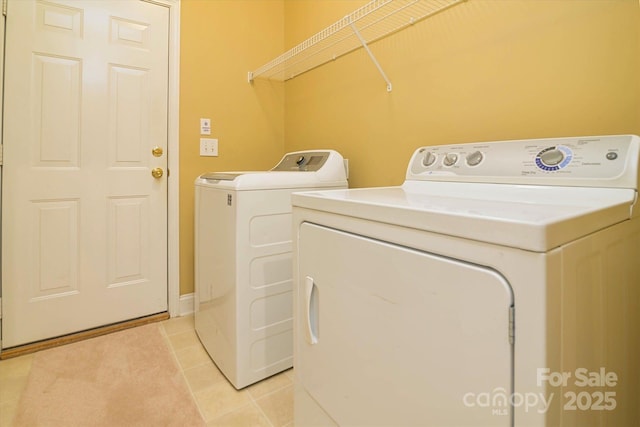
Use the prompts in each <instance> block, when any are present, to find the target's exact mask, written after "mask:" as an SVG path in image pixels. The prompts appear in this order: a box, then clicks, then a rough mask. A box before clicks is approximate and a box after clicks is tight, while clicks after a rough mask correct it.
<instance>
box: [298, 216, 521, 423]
mask: <svg viewBox="0 0 640 427" xmlns="http://www.w3.org/2000/svg"><path fill="white" fill-rule="evenodd" d="M298 255H299V276H298V278H297V294H296V304H297V316H296V322H297V324H296V328H297V332H296V344H295V345H296V354H295V368H296V376H297V377H298V378H300V381H301V383H302V386H303V387H304V388H305V389H306V391H307V392H308V393H309V395H310V396H311V397H312V398H313V399H314V400H315V401H316V402H318V404H319V405H320V406H321V407H322V408H323V410H324V411H326V412H327V413H328V414H329V416H331V417H332V418H333V420H335V422H336V423H337V424H338V425H345V426H346V425H362V426H364V425H367V426H374V425H380V426H383V425H387V426H388V425H403V426H419V425H434V426H435V425H437V426H443V427H444V426H456V427H459V426H483V425H491V426H509V425H512V424H511V416H510V412H511V411H510V408H509V406H508V405H507V404H506V399H508V396H509V395H510V393H511V391H512V364H513V359H512V351H513V346H512V344H511V343H510V339H509V308H510V306H511V305H512V292H511V288H510V286H509V285H508V283H507V282H506V281H505V280H504V278H503V277H502V276H500V275H499V274H497V273H496V272H494V271H492V270H490V269H488V268H483V267H479V266H475V265H472V264H467V263H464V262H460V261H456V260H452V259H447V258H443V257H439V256H436V255H433V254H429V253H425V252H420V251H417V250H412V249H408V248H405V247H401V246H397V245H392V244H387V243H384V242H380V241H376V240H372V239H368V238H366V237H362V236H357V235H353V234H350V233H345V232H341V231H336V230H333V229H329V228H324V227H321V226H316V225H312V224H307V223H305V224H303V225H302V226H301V228H300V233H299V252H298ZM483 396H484V398H486V397H487V396H491V399H497V400H493V401H494V402H498V403H496V404H494V405H491V404H490V405H488V406H487V405H483V403H484V400H486V399H483ZM500 396H504V399H500ZM479 398H481V400H478V399H479ZM500 403H503V404H502V405H501V404H500ZM296 422H300V423H301V424H304V423H305V420H304V419H302V418H299V414H298V413H297V414H296Z"/></svg>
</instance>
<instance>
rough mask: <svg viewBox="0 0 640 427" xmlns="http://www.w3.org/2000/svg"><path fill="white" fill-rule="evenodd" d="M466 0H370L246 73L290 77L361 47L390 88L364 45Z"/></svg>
mask: <svg viewBox="0 0 640 427" xmlns="http://www.w3.org/2000/svg"><path fill="white" fill-rule="evenodd" d="M464 1H466V0H372V1H370V2H369V3H367V4H365V5H364V6H362V7H360V8H358V9H356V10H355V11H354V12H352V13H350V14H348V15H346V16H345V17H344V18H342V19H340V20H339V21H337V22H335V23H334V24H332V25H330V26H328V27H327V28H325V29H324V30H322V31H320V32H318V33H316V34H315V35H313V36H312V37H310V38H308V39H307V40H305V41H303V42H302V43H300V44H298V45H297V46H295V47H293V48H292V49H290V50H288V51H286V52H285V53H283V54H282V55H280V56H278V57H277V58H275V59H273V60H271V61H269V62H268V63H266V64H264V65H263V66H261V67H259V68H257V69H256V70H255V71H250V72H249V73H248V81H249V82H250V83H251V82H253V80H254V79H256V78H267V79H273V80H278V81H285V80H289V79H292V78H294V77H296V76H299V75H300V74H303V73H305V72H307V71H310V70H312V69H314V68H316V67H319V66H320V65H322V64H325V63H327V62H329V61H333V60H335V59H337V58H339V57H341V56H343V55H346V54H347V53H349V52H352V51H354V50H356V49H358V48H360V47H363V48H364V49H365V50H366V51H367V53H368V54H369V56H370V57H371V59H372V60H373V62H374V64H375V66H376V68H377V69H378V71H379V72H380V74H381V75H382V77H383V78H384V80H385V82H386V83H387V90H388V91H391V87H392V86H391V82H390V81H389V79H388V78H387V76H386V74H385V73H384V71H383V69H382V67H381V66H380V64H379V63H378V61H377V60H376V59H375V56H374V55H373V53H372V52H371V50H370V49H369V47H368V45H369V44H371V43H373V42H375V41H376V40H380V39H381V38H383V37H386V36H388V35H390V34H393V33H395V32H397V31H400V30H401V29H403V28H405V27H407V26H409V25H413V24H415V23H417V22H419V21H421V20H423V19H425V18H427V17H429V16H433V15H435V14H436V13H439V12H442V11H444V10H446V9H448V8H450V7H452V6H455V5H456V4H458V3H462V2H464Z"/></svg>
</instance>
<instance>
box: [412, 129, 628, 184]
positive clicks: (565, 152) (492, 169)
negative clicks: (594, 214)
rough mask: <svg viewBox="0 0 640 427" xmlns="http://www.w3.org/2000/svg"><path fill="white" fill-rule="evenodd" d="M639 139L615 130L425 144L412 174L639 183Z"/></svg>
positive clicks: (457, 178)
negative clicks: (601, 133)
mask: <svg viewBox="0 0 640 427" xmlns="http://www.w3.org/2000/svg"><path fill="white" fill-rule="evenodd" d="M639 141H640V138H638V136H635V135H611V136H594V137H576V138H548V139H530V140H512V141H496V142H484V143H469V144H455V145H436V146H428V147H421V148H419V149H417V150H416V151H415V152H414V154H413V157H412V158H411V162H410V163H409V167H408V170H407V179H410V180H447V181H484V182H505V183H520V182H525V183H528V181H533V182H531V183H539V182H544V183H545V184H551V185H582V186H587V185H589V186H590V185H591V184H593V182H591V183H587V181H586V180H592V181H593V180H603V181H611V180H617V179H623V180H624V181H625V182H627V183H629V182H634V183H637V173H638V172H637V170H638V145H639ZM471 178H472V179H471ZM634 185H635V184H634ZM627 186H628V185H627Z"/></svg>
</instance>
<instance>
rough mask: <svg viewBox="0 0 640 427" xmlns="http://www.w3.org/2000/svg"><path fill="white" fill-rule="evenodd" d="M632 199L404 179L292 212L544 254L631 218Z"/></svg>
mask: <svg viewBox="0 0 640 427" xmlns="http://www.w3.org/2000/svg"><path fill="white" fill-rule="evenodd" d="M635 198H636V192H635V191H634V190H631V189H623V188H586V187H583V188H580V187H547V186H533V185H505V184H483V183H475V184H472V183H456V182H435V181H431V182H424V181H423V182H411V181H407V182H405V183H404V184H403V185H402V186H398V187H383V188H363V189H351V190H332V191H318V192H304V193H298V194H294V195H293V198H292V200H293V205H294V207H304V208H310V209H314V210H318V211H325V212H331V213H335V214H340V215H345V216H350V217H356V218H361V219H365V220H370V221H376V222H383V223H387V224H393V225H399V226H403V227H409V228H413V229H417V230H423V231H430V232H436V233H440V234H446V235H451V236H456V237H461V238H465V239H472V240H478V241H481V242H489V243H495V244H499V245H504V246H510V247H515V248H521V249H525V250H530V251H536V252H546V251H548V250H550V249H553V248H555V247H558V246H560V245H562V244H565V243H568V242H570V241H573V240H575V239H578V238H580V237H583V236H585V235H588V234H590V233H593V232H595V231H598V230H601V229H603V228H606V227H608V226H611V225H613V224H616V223H619V222H622V221H625V220H628V219H629V218H630V217H631V212H632V206H633V204H634V203H635Z"/></svg>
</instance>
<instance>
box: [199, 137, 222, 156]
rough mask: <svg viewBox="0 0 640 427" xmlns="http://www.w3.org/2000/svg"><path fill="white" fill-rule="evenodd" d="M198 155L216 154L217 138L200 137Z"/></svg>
mask: <svg viewBox="0 0 640 427" xmlns="http://www.w3.org/2000/svg"><path fill="white" fill-rule="evenodd" d="M200 155H201V156H213V157H215V156H217V155H218V140H217V139H215V138H200Z"/></svg>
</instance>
